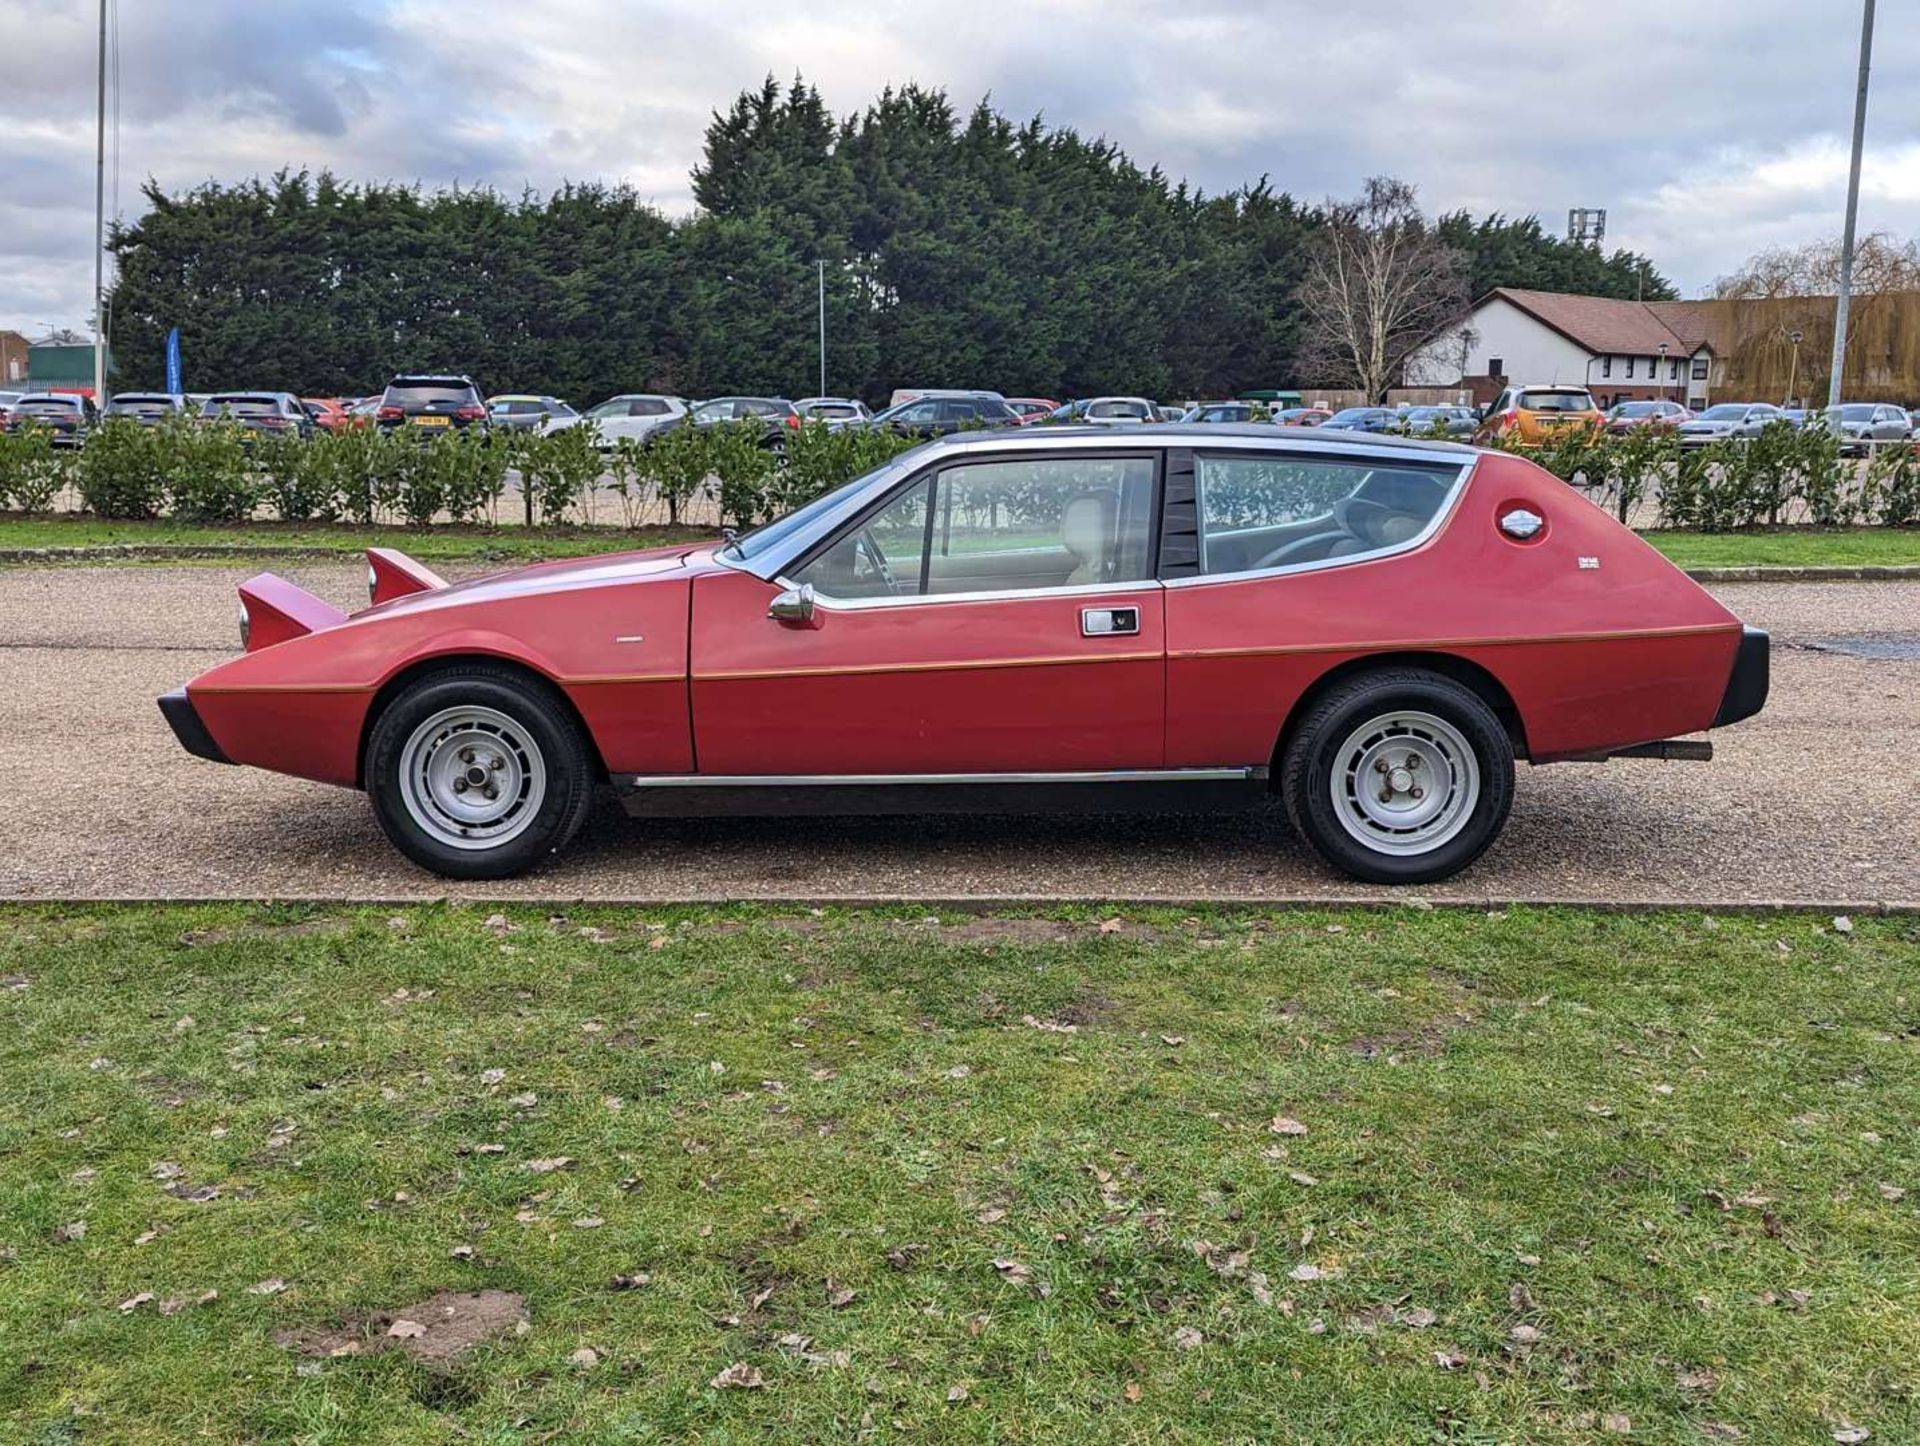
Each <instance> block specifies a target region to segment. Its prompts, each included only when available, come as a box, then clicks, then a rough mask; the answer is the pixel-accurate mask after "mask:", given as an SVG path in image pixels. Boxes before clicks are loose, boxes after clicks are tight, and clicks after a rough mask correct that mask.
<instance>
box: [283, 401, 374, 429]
mask: <svg viewBox="0 0 1920 1446" xmlns="http://www.w3.org/2000/svg"><path fill="white" fill-rule="evenodd" d="M300 405H301V407H302V408H304V409H305V411H306V414H307V420H308V421H310V422H312V423H313V425H314V429H315V430H316V431H320V432H351V431H354V430H356V429H357V428H360V427H366V426H370V425H372V418H371V417H365V416H356V415H355V414H354V413H353V412H351V411H349V410H348V399H343V398H340V397H302V398H301V399H300Z"/></svg>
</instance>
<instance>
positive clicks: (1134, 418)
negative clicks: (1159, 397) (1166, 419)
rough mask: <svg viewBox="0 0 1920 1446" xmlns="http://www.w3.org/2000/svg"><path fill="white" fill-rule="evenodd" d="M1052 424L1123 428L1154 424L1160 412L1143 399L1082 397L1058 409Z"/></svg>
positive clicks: (1158, 418)
mask: <svg viewBox="0 0 1920 1446" xmlns="http://www.w3.org/2000/svg"><path fill="white" fill-rule="evenodd" d="M1053 419H1054V420H1055V421H1056V422H1080V423H1084V424H1085V425H1088V426H1094V427H1126V426H1132V425H1134V424H1136V423H1145V422H1158V421H1159V420H1160V412H1159V409H1158V408H1157V407H1155V405H1154V404H1153V403H1152V402H1150V401H1148V400H1147V399H1146V398H1145V397H1086V398H1083V399H1081V400H1080V401H1077V402H1068V403H1067V404H1066V405H1065V406H1064V407H1060V408H1058V409H1057V410H1056V411H1055V412H1054V414H1053Z"/></svg>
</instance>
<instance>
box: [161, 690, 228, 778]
mask: <svg viewBox="0 0 1920 1446" xmlns="http://www.w3.org/2000/svg"><path fill="white" fill-rule="evenodd" d="M160 713H161V716H162V717H164V718H165V719H166V720H167V724H168V726H169V727H171V728H172V729H173V736H174V737H175V738H178V739H179V740H180V746H181V747H182V748H184V749H186V750H187V752H189V753H191V754H192V755H193V756H194V757H195V758H204V759H206V760H208V761H209V762H211V763H231V762H233V760H232V759H231V758H229V757H227V755H226V754H224V753H222V752H221V751H220V745H219V744H218V743H215V742H214V741H213V735H212V734H211V733H209V732H207V725H206V724H205V723H203V722H201V721H200V714H199V711H198V710H197V709H195V708H194V706H193V700H192V699H191V698H189V697H188V696H187V690H186V689H185V688H175V689H174V690H173V691H172V692H171V693H162V694H161V695H160Z"/></svg>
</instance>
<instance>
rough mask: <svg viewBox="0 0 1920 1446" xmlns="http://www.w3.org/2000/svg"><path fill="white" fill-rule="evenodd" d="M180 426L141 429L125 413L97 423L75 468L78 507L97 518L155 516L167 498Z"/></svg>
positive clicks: (170, 425) (168, 423)
mask: <svg viewBox="0 0 1920 1446" xmlns="http://www.w3.org/2000/svg"><path fill="white" fill-rule="evenodd" d="M188 425H191V424H188ZM178 426H179V424H178V423H175V422H172V421H169V422H167V423H165V424H163V425H161V426H156V427H143V426H141V425H140V424H139V423H138V422H136V421H133V420H131V419H129V418H127V417H108V418H107V419H106V420H105V421H104V422H102V423H101V424H100V425H99V426H97V427H95V428H94V429H93V431H92V433H91V434H89V436H88V437H87V445H86V446H85V447H84V448H82V449H81V452H80V460H79V463H78V466H77V472H78V476H79V484H78V485H79V489H80V505H81V506H82V507H84V508H86V510H87V511H89V512H91V513H93V514H94V515H95V516H97V517H112V518H130V517H153V516H156V515H157V514H158V513H159V511H160V509H161V507H162V506H163V505H164V504H165V502H166V496H167V473H168V467H167V460H166V459H167V454H168V453H170V452H171V451H172V449H173V448H174V447H175V446H176V445H178V444H177V443H176V441H175V439H174V433H175V432H176V431H177V430H178Z"/></svg>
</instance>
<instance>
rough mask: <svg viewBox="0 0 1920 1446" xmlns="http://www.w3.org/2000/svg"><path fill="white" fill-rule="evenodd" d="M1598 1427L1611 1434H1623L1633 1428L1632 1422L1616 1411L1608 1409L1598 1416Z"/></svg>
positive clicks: (1626, 1433)
mask: <svg viewBox="0 0 1920 1446" xmlns="http://www.w3.org/2000/svg"><path fill="white" fill-rule="evenodd" d="M1600 1429H1601V1430H1602V1431H1605V1432H1607V1433H1608V1434H1609V1435H1613V1436H1625V1435H1628V1434H1629V1433H1630V1432H1632V1430H1633V1422H1632V1421H1631V1420H1629V1419H1628V1418H1627V1417H1625V1416H1623V1415H1621V1414H1620V1413H1619V1412H1618V1411H1609V1412H1607V1414H1606V1415H1604V1416H1602V1417H1601V1418H1600Z"/></svg>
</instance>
